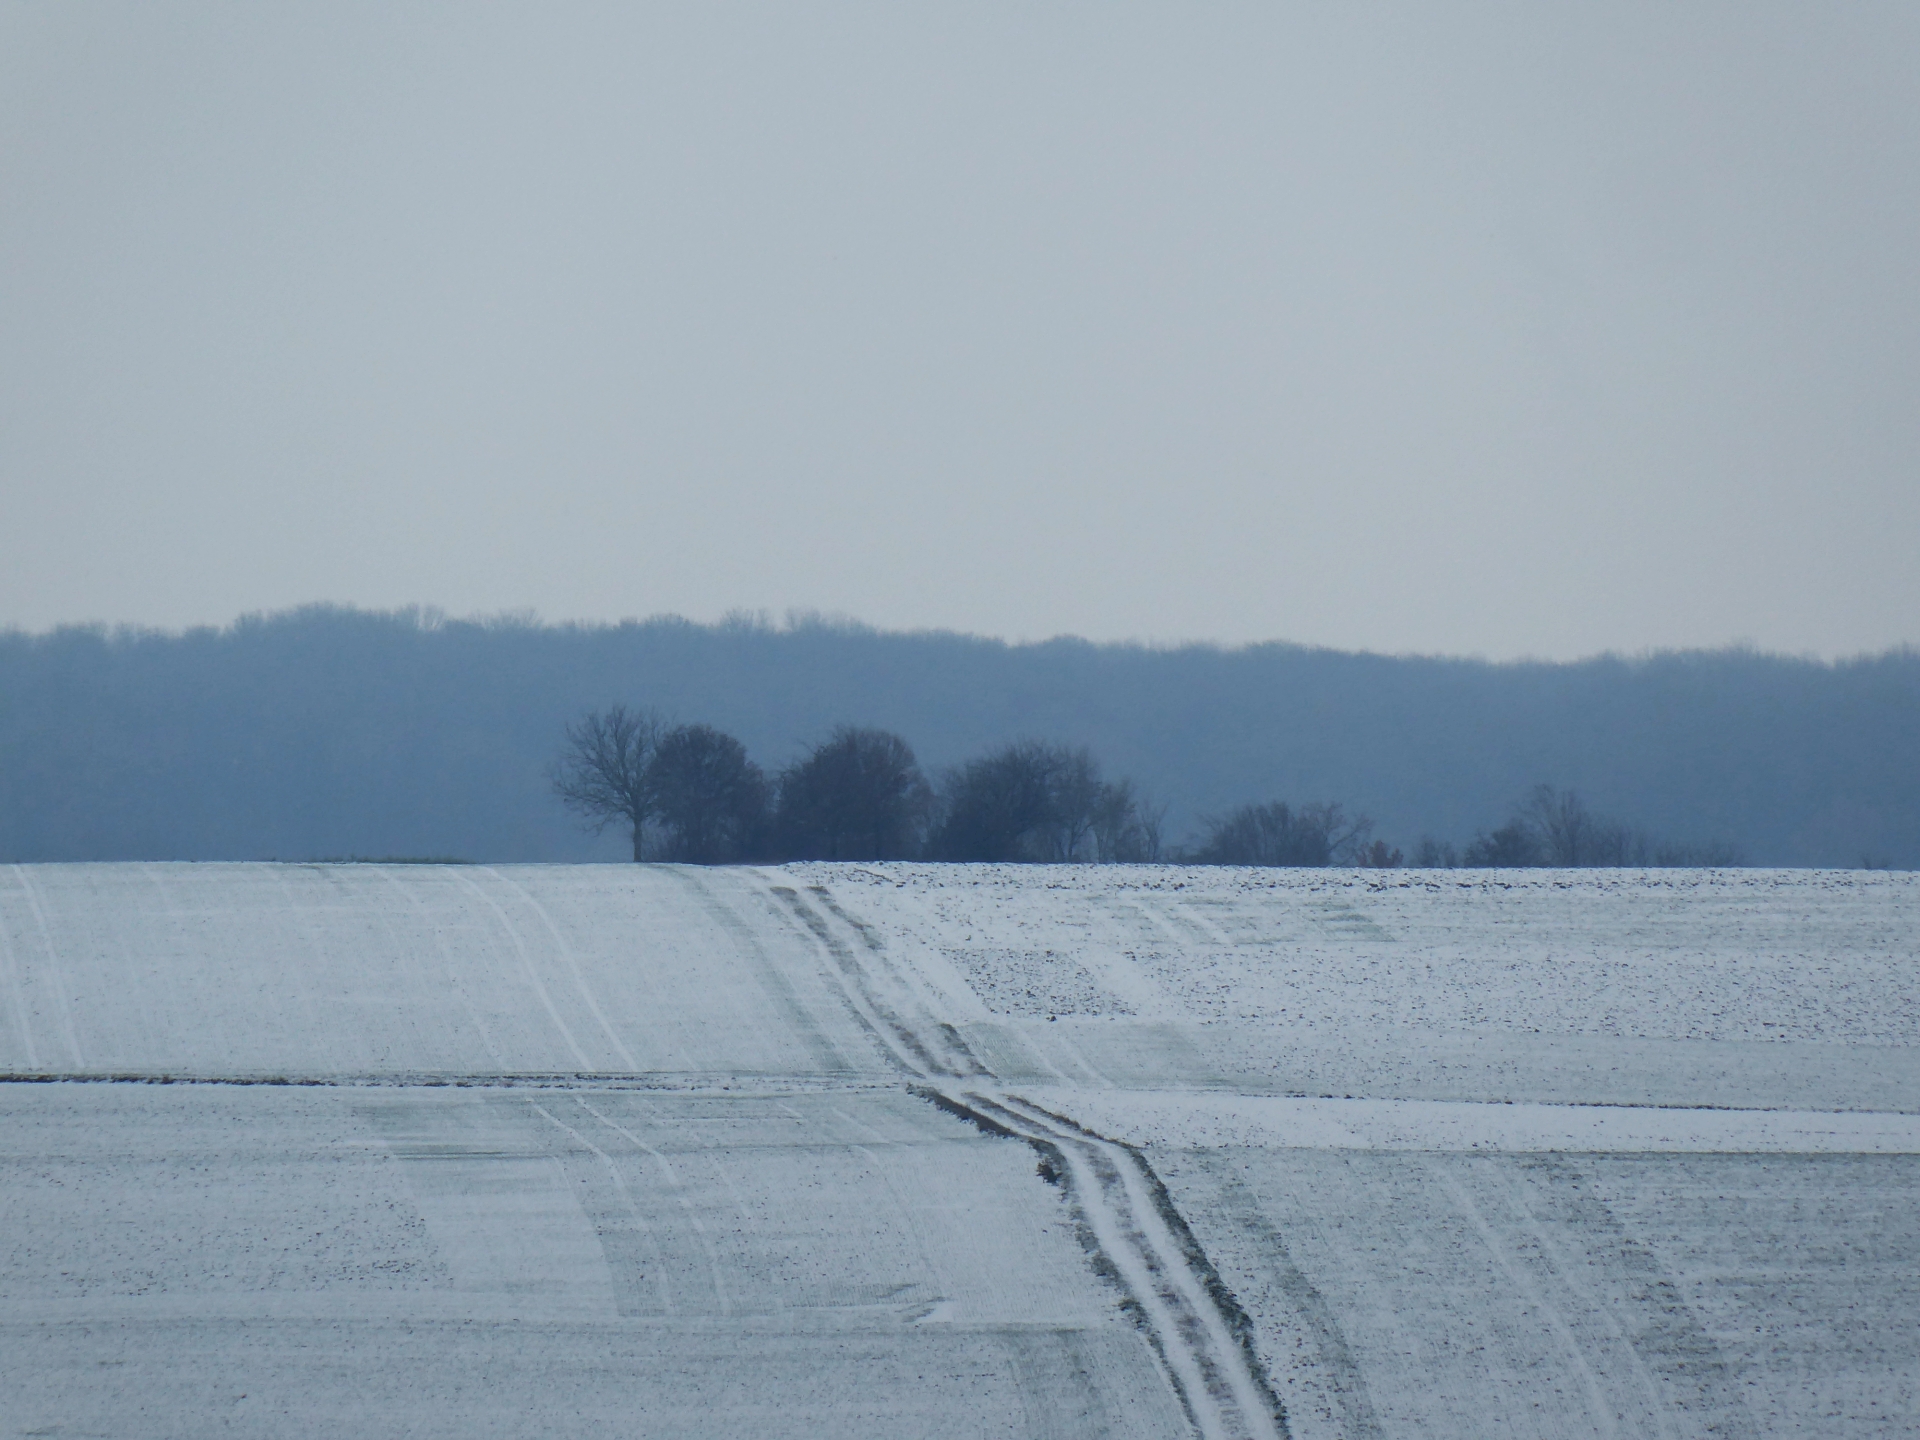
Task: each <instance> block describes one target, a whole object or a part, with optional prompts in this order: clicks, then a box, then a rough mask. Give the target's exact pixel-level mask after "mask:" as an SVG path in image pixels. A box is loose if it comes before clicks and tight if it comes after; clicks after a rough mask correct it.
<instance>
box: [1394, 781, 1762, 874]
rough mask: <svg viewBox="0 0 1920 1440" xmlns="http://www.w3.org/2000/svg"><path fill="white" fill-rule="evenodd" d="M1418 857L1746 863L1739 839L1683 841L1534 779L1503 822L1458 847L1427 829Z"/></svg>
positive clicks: (1551, 862)
mask: <svg viewBox="0 0 1920 1440" xmlns="http://www.w3.org/2000/svg"><path fill="white" fill-rule="evenodd" d="M1413 863H1414V864H1415V865H1417V866H1420V867H1422V868H1424V869H1440V870H1450V869H1453V868H1454V867H1455V866H1464V867H1466V868H1468V869H1488V870H1504V869H1517V868H1522V867H1526V866H1553V867H1557V868H1560V869H1586V868H1595V867H1604V866H1623V865H1625V866H1636V867H1653V868H1671V867H1685V866H1719V865H1744V864H1745V863H1746V857H1745V856H1744V855H1743V854H1742V852H1741V850H1740V847H1739V846H1738V845H1734V844H1731V843H1729V842H1726V841H1717V840H1716V841H1709V842H1707V843H1705V844H1692V845H1689V844H1680V843H1677V842H1674V841H1670V840H1662V839H1659V838H1657V837H1655V836H1652V835H1649V834H1648V833H1647V832H1646V831H1644V830H1640V829H1636V828H1634V827H1633V826H1630V825H1626V824H1623V823H1621V822H1620V821H1618V820H1614V819H1611V818H1609V817H1607V816H1605V815H1600V814H1596V813H1595V812H1594V811H1592V810H1589V809H1588V808H1587V805H1586V802H1585V801H1583V800H1582V799H1581V798H1580V797H1579V795H1577V794H1575V793H1574V792H1573V791H1571V790H1556V789H1555V788H1554V787H1553V786H1551V785H1537V786H1535V787H1534V788H1533V790H1532V791H1530V792H1529V793H1528V794H1527V796H1526V797H1525V798H1524V799H1522V800H1521V801H1520V802H1519V803H1518V804H1517V805H1515V806H1514V807H1513V814H1512V815H1511V816H1510V817H1509V818H1508V820H1507V822H1506V823H1505V824H1504V825H1501V826H1499V827H1497V828H1496V829H1493V830H1483V831H1481V832H1480V833H1479V834H1477V835H1475V836H1474V837H1473V839H1472V840H1471V841H1470V842H1468V844H1467V846H1466V848H1465V849H1464V850H1456V849H1455V848H1454V846H1453V845H1452V844H1451V843H1449V842H1445V841H1439V840H1435V839H1433V838H1432V837H1431V836H1422V837H1421V840H1420V843H1419V845H1418V846H1416V847H1415V849H1414V856H1413Z"/></svg>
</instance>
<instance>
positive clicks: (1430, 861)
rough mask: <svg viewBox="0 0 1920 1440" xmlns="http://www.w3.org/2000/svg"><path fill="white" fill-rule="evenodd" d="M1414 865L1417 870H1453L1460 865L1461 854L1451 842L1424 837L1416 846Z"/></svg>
mask: <svg viewBox="0 0 1920 1440" xmlns="http://www.w3.org/2000/svg"><path fill="white" fill-rule="evenodd" d="M1412 864H1413V867H1414V868H1415V869H1416V870H1452V869H1454V868H1455V867H1457V866H1458V865H1459V864H1460V853H1459V852H1458V851H1457V850H1455V849H1454V848H1453V842H1452V841H1451V840H1436V839H1434V838H1433V836H1431V835H1422V836H1421V837H1420V843H1419V844H1418V845H1416V846H1414V849H1413V861H1412Z"/></svg>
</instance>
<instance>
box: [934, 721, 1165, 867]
mask: <svg viewBox="0 0 1920 1440" xmlns="http://www.w3.org/2000/svg"><path fill="white" fill-rule="evenodd" d="M941 798H942V815H941V820H940V823H939V825H938V826H936V827H935V830H934V833H933V835H932V836H931V837H930V840H929V844H928V851H929V853H930V854H932V855H933V856H934V857H935V858H936V859H941V860H993V861H1008V860H1016V861H1033V862H1041V863H1048V862H1051V863H1065V862H1073V861H1111V860H1120V859H1142V858H1145V856H1146V855H1147V853H1148V852H1149V851H1157V850H1158V847H1159V825H1160V818H1161V816H1162V815H1163V814H1164V813H1165V811H1164V810H1160V811H1156V812H1154V813H1153V814H1151V815H1150V816H1143V814H1142V812H1141V809H1140V806H1139V804H1138V802H1137V801H1136V800H1135V798H1134V793H1133V787H1132V785H1131V784H1130V783H1129V782H1127V781H1124V780H1123V781H1119V782H1117V783H1115V784H1108V783H1106V782H1105V781H1103V780H1102V779H1101V778H1100V766H1099V763H1098V762H1097V761H1096V760H1094V758H1093V756H1092V755H1091V754H1090V753H1089V752H1088V751H1087V750H1085V749H1084V748H1081V749H1075V748H1072V747H1070V746H1066V745H1047V744H1044V743H1042V742H1040V741H1038V740H1018V741H1015V742H1014V743H1012V744H1010V745H1007V746H1004V747H1003V748H1001V749H999V750H996V751H994V752H993V753H992V754H990V755H985V756H982V757H981V758H980V759H978V760H973V761H969V762H968V763H967V764H965V765H963V766H961V767H960V768H959V769H957V770H954V771H952V772H950V773H949V774H948V775H947V777H946V784H945V793H944V794H943V796H942V797H941Z"/></svg>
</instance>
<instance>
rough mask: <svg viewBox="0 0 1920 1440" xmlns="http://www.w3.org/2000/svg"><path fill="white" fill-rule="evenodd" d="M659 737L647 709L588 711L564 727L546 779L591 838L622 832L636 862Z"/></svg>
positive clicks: (648, 813)
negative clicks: (614, 829)
mask: <svg viewBox="0 0 1920 1440" xmlns="http://www.w3.org/2000/svg"><path fill="white" fill-rule="evenodd" d="M660 734H661V720H660V717H659V716H658V715H657V714H655V713H654V712H653V711H651V710H629V709H627V707H626V706H624V705H615V706H614V707H613V708H612V709H610V710H606V711H604V712H603V711H599V710H589V711H588V712H587V713H586V714H585V715H583V716H581V717H580V719H579V720H577V721H575V722H574V723H573V724H571V725H569V726H567V743H566V747H565V748H564V749H563V750H562V751H561V752H560V758H559V759H558V760H556V761H554V763H553V768H552V769H551V771H550V772H549V777H548V778H549V779H550V780H551V781H552V783H553V790H554V793H555V794H556V795H558V796H559V797H560V799H561V801H562V802H563V803H564V804H565V805H566V807H567V808H568V809H569V810H572V811H574V812H575V813H576V814H578V815H579V816H580V817H581V819H582V822H583V823H584V824H585V825H586V827H587V828H588V829H589V830H591V831H593V833H594V834H596V835H597V834H599V833H600V832H601V831H603V830H605V829H606V828H607V826H609V825H612V824H616V823H618V824H620V825H624V826H625V827H627V828H628V829H629V830H630V831H631V832H632V834H633V858H634V860H635V861H636V862H638V861H639V860H640V859H641V843H642V838H643V835H644V832H645V830H646V828H647V822H648V820H650V819H651V818H652V815H653V808H654V803H653V787H652V783H651V781H650V780H649V778H648V772H649V769H650V767H651V766H652V763H653V757H654V752H655V751H656V750H657V749H658V748H659V744H660Z"/></svg>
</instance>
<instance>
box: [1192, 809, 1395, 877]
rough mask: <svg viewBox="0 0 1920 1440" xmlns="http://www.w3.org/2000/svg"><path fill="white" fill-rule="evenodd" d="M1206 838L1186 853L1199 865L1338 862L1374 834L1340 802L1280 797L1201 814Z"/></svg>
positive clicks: (1368, 824) (1369, 824) (1366, 822)
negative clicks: (1297, 803)
mask: <svg viewBox="0 0 1920 1440" xmlns="http://www.w3.org/2000/svg"><path fill="white" fill-rule="evenodd" d="M1202 823H1204V824H1205V825H1206V827H1207V838H1206V841H1205V843H1203V844H1202V845H1201V847H1200V848H1199V849H1198V850H1197V851H1195V852H1194V853H1193V855H1192V856H1191V857H1190V858H1191V859H1192V860H1193V861H1194V862H1195V863H1197V864H1201V865H1338V864H1341V863H1344V862H1347V861H1350V860H1352V859H1353V857H1354V856H1355V855H1356V854H1358V853H1359V852H1360V851H1361V849H1362V848H1363V847H1364V846H1365V845H1366V843H1367V840H1368V837H1369V836H1371V835H1372V833H1373V822H1372V821H1371V820H1369V819H1367V817H1366V816H1364V815H1354V816H1349V815H1348V814H1347V813H1346V811H1345V809H1343V808H1342V807H1341V806H1339V805H1332V804H1326V805H1302V806H1301V807H1300V808H1299V809H1297V810H1296V809H1294V808H1293V807H1291V806H1289V805H1288V804H1287V803H1286V802H1285V801H1284V800H1275V801H1273V802H1272V803H1271V804H1267V805H1242V806H1241V807H1240V808H1239V809H1238V810H1235V811H1233V812H1232V813H1231V814H1228V815H1221V816H1205V817H1203V819H1202Z"/></svg>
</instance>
